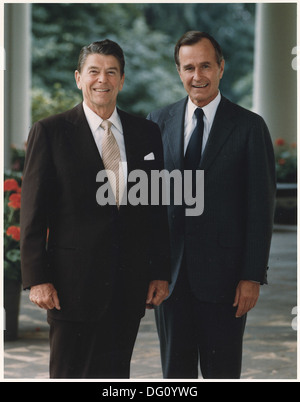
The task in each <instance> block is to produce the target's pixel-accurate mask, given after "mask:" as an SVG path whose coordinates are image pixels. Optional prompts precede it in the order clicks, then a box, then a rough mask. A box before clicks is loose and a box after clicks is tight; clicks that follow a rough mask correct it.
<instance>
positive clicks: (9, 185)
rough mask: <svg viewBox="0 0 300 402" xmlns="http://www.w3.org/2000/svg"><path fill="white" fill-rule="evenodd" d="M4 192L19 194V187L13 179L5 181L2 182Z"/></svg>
mask: <svg viewBox="0 0 300 402" xmlns="http://www.w3.org/2000/svg"><path fill="white" fill-rule="evenodd" d="M4 191H16V192H18V193H19V192H20V191H21V187H19V184H18V182H17V181H16V180H15V179H7V180H5V181H4Z"/></svg>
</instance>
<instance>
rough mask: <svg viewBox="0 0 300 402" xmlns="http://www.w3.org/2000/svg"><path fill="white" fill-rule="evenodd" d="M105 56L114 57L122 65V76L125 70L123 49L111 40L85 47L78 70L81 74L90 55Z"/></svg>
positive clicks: (80, 55)
mask: <svg viewBox="0 0 300 402" xmlns="http://www.w3.org/2000/svg"><path fill="white" fill-rule="evenodd" d="M95 53H98V54H104V55H106V56H114V57H115V58H116V59H117V60H118V61H119V64H120V72H121V76H123V74H124V70H125V58H124V54H123V50H122V49H121V47H120V46H119V45H118V44H117V43H116V42H113V41H112V40H110V39H104V40H102V41H98V42H93V43H91V44H90V45H88V46H84V47H83V48H82V49H81V51H80V54H79V58H78V66H77V70H78V71H79V72H80V73H81V70H82V68H83V65H84V63H85V61H86V59H87V57H88V56H89V55H90V54H95Z"/></svg>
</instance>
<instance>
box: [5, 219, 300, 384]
mask: <svg viewBox="0 0 300 402" xmlns="http://www.w3.org/2000/svg"><path fill="white" fill-rule="evenodd" d="M270 267H271V268H270V271H269V285H268V286H263V287H262V291H261V296H260V299H259V302H258V304H257V306H256V307H255V309H253V310H252V311H251V312H250V313H249V314H248V323H247V327H246V333H245V338H244V359H243V372H242V379H243V380H263V379H264V380H295V379H297V344H296V342H297V331H296V330H295V329H293V326H294V325H293V324H294V323H295V320H296V311H295V310H293V309H294V307H295V306H296V305H297V232H296V227H294V226H277V227H275V230H274V235H273V240H272V248H271V256H270ZM48 357H49V346H48V326H47V323H46V319H45V312H44V311H43V310H40V309H38V308H37V307H36V306H35V305H33V304H31V303H30V302H29V300H28V293H25V292H23V294H22V300H21V312H20V319H19V339H18V340H17V341H13V342H6V343H5V345H4V380H18V379H27V380H28V381H31V380H34V379H37V380H38V379H40V380H41V379H42V380H45V379H48ZM161 378H162V374H161V366H160V356H159V344H158V338H157V334H156V329H155V324H154V318H153V311H147V313H146V316H145V317H144V318H143V320H142V322H141V327H140V331H139V334H138V339H137V342H136V345H135V349H134V354H133V359H132V366H131V379H132V380H135V379H136V380H144V381H147V380H150V381H151V380H155V379H161Z"/></svg>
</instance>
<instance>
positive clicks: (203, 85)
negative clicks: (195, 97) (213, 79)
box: [192, 83, 208, 89]
mask: <svg viewBox="0 0 300 402" xmlns="http://www.w3.org/2000/svg"><path fill="white" fill-rule="evenodd" d="M207 86H208V83H206V84H200V85H192V87H193V88H197V89H198V88H206V87H207Z"/></svg>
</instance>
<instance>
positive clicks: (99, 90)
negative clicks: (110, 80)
mask: <svg viewBox="0 0 300 402" xmlns="http://www.w3.org/2000/svg"><path fill="white" fill-rule="evenodd" d="M94 91H95V92H109V89H107V88H106V89H105V88H103V89H102V88H94Z"/></svg>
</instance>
